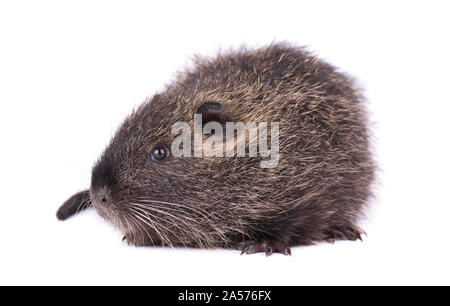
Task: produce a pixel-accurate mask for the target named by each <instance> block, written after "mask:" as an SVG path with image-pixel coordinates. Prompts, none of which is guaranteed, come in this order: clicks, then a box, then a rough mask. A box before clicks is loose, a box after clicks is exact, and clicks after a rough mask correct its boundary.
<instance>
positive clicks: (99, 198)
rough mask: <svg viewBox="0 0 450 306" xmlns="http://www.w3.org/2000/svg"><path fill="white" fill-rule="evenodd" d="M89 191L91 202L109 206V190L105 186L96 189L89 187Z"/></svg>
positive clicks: (110, 202)
mask: <svg viewBox="0 0 450 306" xmlns="http://www.w3.org/2000/svg"><path fill="white" fill-rule="evenodd" d="M90 193H91V199H92V202H93V203H94V204H96V205H101V206H105V207H109V206H111V204H112V201H111V197H110V195H109V192H108V191H107V190H106V189H105V188H101V189H98V190H96V189H93V188H91V191H90Z"/></svg>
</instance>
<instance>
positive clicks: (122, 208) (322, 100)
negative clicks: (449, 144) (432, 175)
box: [90, 44, 375, 254]
mask: <svg viewBox="0 0 450 306" xmlns="http://www.w3.org/2000/svg"><path fill="white" fill-rule="evenodd" d="M195 114H201V115H202V118H203V124H206V123H208V122H218V123H219V125H220V126H223V127H224V128H225V127H226V122H230V121H232V122H242V123H244V124H247V123H250V122H255V123H256V124H258V123H261V122H267V124H268V126H269V129H268V130H269V132H268V134H269V135H270V137H269V139H272V138H274V139H275V136H276V133H275V132H276V130H271V129H270V124H271V123H277V124H278V131H279V157H278V160H277V161H276V166H274V167H268V168H264V167H261V161H264V160H267V159H268V158H270V157H267V156H266V157H263V156H261V155H257V156H256V157H250V156H248V154H247V155H246V156H245V157H225V156H224V157H205V156H203V157H186V156H184V157H177V156H178V155H179V153H177V152H172V151H173V149H174V147H173V146H172V144H173V142H174V140H176V139H177V137H178V136H179V135H178V134H172V133H171V132H172V127H173V125H174V124H175V123H177V122H185V123H186V124H189V126H190V127H193V126H194V115H195ZM367 122H368V120H367V115H366V111H365V108H364V105H363V99H362V96H361V94H360V93H359V91H358V88H357V87H355V85H354V83H353V81H352V80H351V79H350V78H349V77H347V76H345V75H343V74H342V73H340V72H338V71H337V70H336V69H335V68H334V67H333V66H331V65H329V64H327V63H324V62H322V61H321V60H319V59H317V58H316V57H314V56H312V55H311V54H309V53H308V52H306V51H305V50H304V49H302V48H298V47H294V46H290V45H288V44H273V45H270V46H268V47H265V48H261V49H257V50H246V49H241V50H239V51H230V52H226V53H223V54H220V55H218V56H217V57H215V58H212V59H209V58H198V59H197V60H196V62H195V65H194V67H193V68H192V69H190V70H189V71H185V72H183V73H181V74H180V75H179V77H178V78H177V80H176V81H175V82H173V83H172V84H171V85H169V86H167V88H166V89H165V90H164V91H163V92H160V93H158V94H156V95H155V96H153V97H152V98H150V99H149V100H148V101H147V102H146V103H145V104H143V105H142V106H141V107H139V108H138V109H137V110H136V111H134V112H133V113H132V115H131V116H129V117H128V118H127V119H126V120H125V122H124V123H123V125H122V126H121V127H120V128H119V130H118V131H117V133H116V135H115V137H114V138H113V139H112V141H111V143H110V145H109V146H108V147H107V148H106V150H105V152H104V153H103V155H102V156H101V158H100V159H99V161H98V163H97V164H96V166H95V167H94V169H93V173H92V184H91V189H90V195H91V200H92V201H93V204H94V207H96V208H97V210H98V211H99V213H100V214H101V215H102V216H104V217H105V218H106V219H108V220H110V221H112V222H113V223H114V224H115V225H117V226H118V227H119V228H120V229H122V231H123V232H124V234H125V236H126V239H127V240H128V242H129V243H134V244H136V245H151V244H169V245H185V246H193V247H238V248H241V249H243V251H244V252H247V253H252V252H258V251H266V252H267V253H268V254H270V253H272V252H282V253H290V251H289V249H288V247H289V246H293V245H299V244H310V243H312V242H314V241H324V240H326V241H334V240H335V239H352V240H354V239H358V238H360V234H361V233H362V230H361V229H360V228H359V227H358V226H357V221H358V220H359V218H360V217H361V216H362V214H363V211H364V208H365V207H366V205H367V202H368V199H369V197H370V195H371V191H370V189H371V184H372V182H373V179H374V169H375V166H374V163H373V160H372V155H371V152H370V146H369V131H368V126H367V125H368V124H367ZM180 131H181V130H180ZM195 133H196V132H195V131H193V135H192V138H194V134H195ZM225 133H226V129H225ZM197 134H198V133H197ZM219 135H220V134H219ZM247 136H248V137H247V138H246V140H249V139H248V138H249V137H250V136H249V135H247ZM272 136H274V137H272ZM213 137H218V135H216V134H215V135H212V136H211V135H202V136H201V137H200V138H197V139H201V142H200V143H202V141H203V144H205V141H207V139H208V138H210V139H213ZM250 138H251V137H250ZM178 139H179V138H178ZM244 140H245V139H244ZM193 142H194V141H193ZM233 143H235V142H233ZM197 144H198V143H197ZM193 145H194V144H193ZM216 145H217V143H216ZM235 145H236V146H237V144H236V143H235ZM269 145H270V140H269ZM183 146H186V143H183ZM194 147H195V146H194ZM183 148H184V147H183ZM245 148H246V152H247V153H248V152H249V142H245ZM192 150H195V149H194V148H193V149H192ZM189 151H191V150H189ZM185 152H186V151H185ZM258 152H259V151H258Z"/></svg>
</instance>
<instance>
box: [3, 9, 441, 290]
mask: <svg viewBox="0 0 450 306" xmlns="http://www.w3.org/2000/svg"><path fill="white" fill-rule="evenodd" d="M312 2H313V1H307V2H305V3H300V2H299V1H292V2H285V1H272V2H266V1H226V2H225V1H222V2H216V1H214V2H213V1H195V2H194V1H180V2H170V1H158V2H156V1H155V2H150V1H111V0H109V1H2V2H1V3H0V101H1V114H0V116H1V118H0V133H1V135H0V136H1V138H0V144H1V153H0V154H1V159H0V166H1V168H0V180H1V181H0V186H1V199H0V203H1V204H0V205H1V210H0V234H1V237H2V238H1V240H0V241H1V244H0V248H1V250H0V284H159V285H187V284H191V285H219V284H220V285H263V284H265V285H294V284H306V285H314V284H328V285H329V284H337V285H341V284H355V285H359V284H361V285H363V284H383V285H388V284H392V285H398V284H447V285H449V284H450V264H449V257H450V247H449V236H450V229H449V217H450V206H449V204H450V203H449V196H448V190H449V186H448V185H449V178H448V175H449V173H450V167H449V162H448V156H449V155H450V150H449V136H448V132H449V119H448V115H449V111H450V106H449V105H450V99H449V96H450V95H449V92H450V91H449V81H450V78H449V71H450V64H449V63H450V61H449V54H450V47H449V38H448V37H449V33H448V31H449V29H450V22H449V17H448V13H449V7H448V5H447V2H446V1H440V2H438V1H436V2H433V1H423V2H413V1H404V2H400V1H395V2H394V1H388V2H381V1H371V2H370V3H369V2H368V1H367V2H366V1H352V2H349V1H326V2H325V1H314V3H312ZM274 40H275V41H280V40H281V41H282V40H287V41H290V42H294V43H297V44H298V45H306V46H309V47H310V49H311V50H313V51H314V52H315V53H316V54H317V55H318V56H320V57H321V58H324V59H326V60H328V61H330V62H331V63H333V64H334V65H336V66H339V67H341V68H342V69H343V70H345V71H348V72H349V73H351V74H352V75H354V76H357V77H358V79H359V80H360V82H361V84H362V85H363V86H364V87H365V88H366V95H367V97H368V100H369V107H370V110H371V112H372V119H373V121H375V122H376V126H375V135H376V137H377V142H376V144H377V149H376V151H377V156H378V157H377V159H378V160H379V164H380V167H381V169H382V171H381V172H380V174H379V184H378V185H379V186H378V188H377V195H378V196H377V200H376V201H374V203H373V207H374V208H373V209H372V213H371V217H370V219H369V220H367V221H366V224H365V225H364V228H365V229H366V231H367V232H368V234H369V236H368V237H367V238H366V239H365V241H364V242H363V243H361V242H338V243H336V244H335V245H328V244H323V245H322V244H321V245H317V246H312V247H297V248H294V249H293V250H292V251H293V255H292V256H291V257H288V256H282V255H273V256H272V257H270V258H266V257H265V256H264V255H263V254H256V255H250V256H239V253H238V252H237V251H226V250H183V249H175V250H173V249H159V248H135V247H130V246H127V245H126V244H124V243H122V242H121V238H122V236H121V234H120V233H118V232H116V231H115V230H114V229H113V228H112V227H111V226H110V225H109V224H106V223H105V222H104V221H103V220H102V219H100V217H99V216H97V215H96V214H95V212H94V211H90V212H85V213H82V214H80V215H78V216H76V217H73V218H71V219H69V220H68V221H66V222H59V221H57V219H56V217H55V212H56V210H57V208H58V206H59V205H60V204H61V203H62V202H63V201H64V200H66V198H68V197H69V196H70V195H72V194H73V193H75V192H76V191H79V190H81V189H84V188H87V187H88V186H89V182H90V169H91V166H92V165H93V163H94V162H95V160H96V159H97V157H98V156H99V154H100V153H101V151H102V150H103V148H104V146H105V145H106V143H107V142H108V141H109V139H110V137H111V136H112V135H113V132H114V131H115V129H116V128H117V127H118V125H119V124H120V123H121V121H122V119H123V118H124V117H125V115H126V114H128V113H129V112H130V111H131V110H132V108H133V107H134V106H137V105H139V104H140V103H141V102H142V101H143V100H144V99H145V98H146V97H147V96H149V95H151V94H152V93H153V92H155V91H156V90H158V89H161V88H162V87H163V85H164V84H165V83H167V82H170V80H171V79H173V76H174V73H175V72H176V71H177V70H180V69H182V67H183V66H184V65H185V64H187V63H188V60H189V58H190V56H191V55H193V54H198V53H199V54H204V55H210V54H214V52H215V51H217V50H218V49H219V48H220V47H222V48H228V47H232V46H234V47H236V46H240V45H241V44H243V43H246V44H247V45H248V46H251V47H253V46H262V45H265V44H267V43H270V42H272V41H274Z"/></svg>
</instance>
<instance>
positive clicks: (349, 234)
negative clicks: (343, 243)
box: [324, 225, 367, 243]
mask: <svg viewBox="0 0 450 306" xmlns="http://www.w3.org/2000/svg"><path fill="white" fill-rule="evenodd" d="M324 234H325V237H326V238H325V240H326V241H327V242H329V243H334V242H335V241H336V240H352V241H355V240H361V241H362V237H361V235H367V234H366V232H365V231H364V230H362V229H361V228H360V227H358V226H356V225H342V226H332V227H331V228H330V229H328V230H327V231H325V233H324Z"/></svg>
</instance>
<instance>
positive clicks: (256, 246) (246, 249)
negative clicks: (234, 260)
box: [234, 239, 291, 256]
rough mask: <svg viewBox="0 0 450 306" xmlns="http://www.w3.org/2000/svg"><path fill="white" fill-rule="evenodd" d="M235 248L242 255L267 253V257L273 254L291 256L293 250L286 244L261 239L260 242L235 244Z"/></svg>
mask: <svg viewBox="0 0 450 306" xmlns="http://www.w3.org/2000/svg"><path fill="white" fill-rule="evenodd" d="M234 247H235V248H236V249H238V250H240V251H241V255H242V254H244V253H245V254H254V253H260V252H264V253H266V256H270V255H272V254H273V253H281V254H284V255H289V256H290V255H291V249H290V248H289V247H288V246H287V244H286V243H284V242H282V241H279V240H270V239H261V240H258V241H248V242H240V243H237V244H235V245H234Z"/></svg>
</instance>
